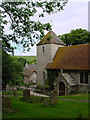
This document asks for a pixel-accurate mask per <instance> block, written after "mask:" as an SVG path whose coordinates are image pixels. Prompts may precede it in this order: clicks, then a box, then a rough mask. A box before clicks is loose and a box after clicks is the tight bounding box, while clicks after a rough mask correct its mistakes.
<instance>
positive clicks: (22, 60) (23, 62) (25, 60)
mask: <svg viewBox="0 0 90 120" xmlns="http://www.w3.org/2000/svg"><path fill="white" fill-rule="evenodd" d="M18 62H20V63H21V64H22V65H23V66H24V67H25V64H26V63H29V61H27V59H25V58H21V57H20V58H18Z"/></svg>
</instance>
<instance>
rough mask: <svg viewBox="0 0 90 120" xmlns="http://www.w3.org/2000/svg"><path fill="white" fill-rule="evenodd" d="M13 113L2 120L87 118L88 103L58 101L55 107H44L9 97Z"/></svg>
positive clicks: (4, 115) (4, 114)
mask: <svg viewBox="0 0 90 120" xmlns="http://www.w3.org/2000/svg"><path fill="white" fill-rule="evenodd" d="M11 99H12V106H13V107H14V108H15V109H16V110H17V112H15V113H10V114H6V113H4V112H3V118H78V117H79V116H80V115H81V116H82V117H83V118H88V102H81V101H63V100H62V101H60V100H58V104H57V105H56V106H47V107H44V106H43V103H26V102H23V101H21V100H20V97H17V98H15V97H11Z"/></svg>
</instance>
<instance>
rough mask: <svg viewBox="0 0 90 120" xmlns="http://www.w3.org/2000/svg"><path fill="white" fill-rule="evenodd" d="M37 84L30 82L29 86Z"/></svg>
mask: <svg viewBox="0 0 90 120" xmlns="http://www.w3.org/2000/svg"><path fill="white" fill-rule="evenodd" d="M36 84H37V83H35V82H31V83H29V85H36Z"/></svg>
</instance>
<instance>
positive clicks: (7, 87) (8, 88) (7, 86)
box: [6, 84, 10, 92]
mask: <svg viewBox="0 0 90 120" xmlns="http://www.w3.org/2000/svg"><path fill="white" fill-rule="evenodd" d="M6 91H7V92H9V91H10V86H9V84H7V85H6Z"/></svg>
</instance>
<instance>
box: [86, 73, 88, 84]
mask: <svg viewBox="0 0 90 120" xmlns="http://www.w3.org/2000/svg"><path fill="white" fill-rule="evenodd" d="M85 84H88V73H85Z"/></svg>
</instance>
